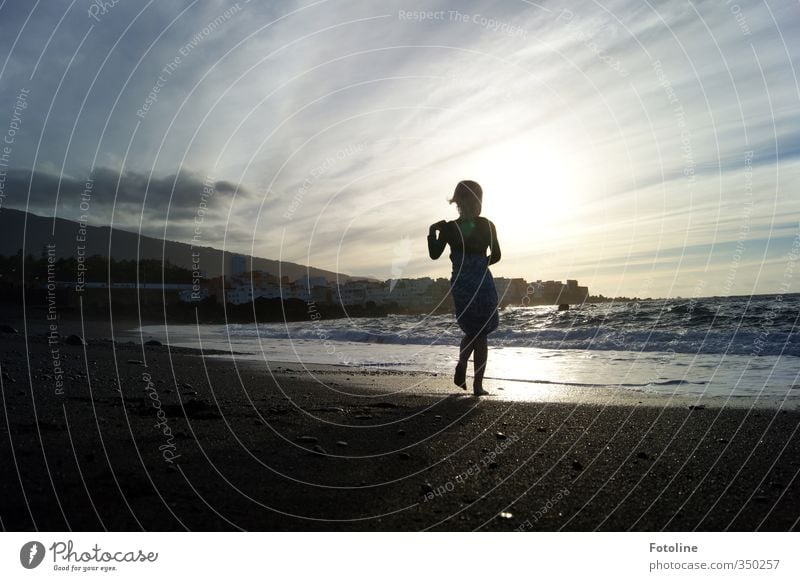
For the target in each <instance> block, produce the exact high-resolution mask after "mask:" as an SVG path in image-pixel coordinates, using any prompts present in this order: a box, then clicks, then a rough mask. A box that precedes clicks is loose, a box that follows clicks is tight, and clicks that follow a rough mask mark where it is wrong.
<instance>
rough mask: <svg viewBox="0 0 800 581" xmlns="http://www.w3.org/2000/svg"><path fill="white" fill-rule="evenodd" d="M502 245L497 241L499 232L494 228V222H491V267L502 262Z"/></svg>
mask: <svg viewBox="0 0 800 581" xmlns="http://www.w3.org/2000/svg"><path fill="white" fill-rule="evenodd" d="M501 256H502V253H501V252H500V243H499V242H498V241H497V230H496V229H495V227H494V222H492V221H491V220H489V265H490V266H491V265H492V264H496V263H498V262H500V257H501Z"/></svg>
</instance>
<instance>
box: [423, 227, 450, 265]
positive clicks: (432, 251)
mask: <svg viewBox="0 0 800 581" xmlns="http://www.w3.org/2000/svg"><path fill="white" fill-rule="evenodd" d="M446 225H447V222H446V221H444V220H442V221H440V222H436V224H431V227H430V229H429V230H428V254H429V255H430V257H431V258H432V259H434V260H436V259H437V258H439V257H440V256H441V255H442V252H444V247H445V246H447V240H446V239H445V236H444V227H445V226H446ZM437 231H438V232H439V237H438V238H437V237H436V232H437Z"/></svg>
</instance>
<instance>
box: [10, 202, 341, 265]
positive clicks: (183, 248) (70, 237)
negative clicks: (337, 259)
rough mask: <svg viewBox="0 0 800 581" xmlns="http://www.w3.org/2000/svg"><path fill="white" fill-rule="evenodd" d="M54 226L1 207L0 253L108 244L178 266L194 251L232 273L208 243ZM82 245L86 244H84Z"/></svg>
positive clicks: (116, 252) (71, 250)
mask: <svg viewBox="0 0 800 581" xmlns="http://www.w3.org/2000/svg"><path fill="white" fill-rule="evenodd" d="M26 218H27V226H26ZM53 228H54V225H53V218H48V217H44V216H38V215H36V214H32V213H30V212H22V211H19V210H12V209H9V208H3V209H2V211H0V254H3V255H5V256H10V255H14V254H16V253H17V252H18V251H19V250H20V249H22V250H23V252H24V253H25V254H33V255H35V256H39V255H40V254H41V252H42V248H43V247H44V246H45V245H47V244H55V246H56V249H55V255H56V257H57V258H62V257H63V258H69V257H75V256H77V254H78V252H79V251H82V252H83V253H84V254H85V255H86V256H91V255H94V254H99V255H101V256H109V248H110V258H114V259H115V260H133V259H137V258H140V259H147V258H152V259H159V260H161V259H165V260H167V261H169V262H171V263H172V264H175V265H177V266H181V267H183V268H188V269H191V268H192V261H193V257H192V253H193V252H194V253H195V254H199V256H197V257H195V258H194V260H197V261H198V264H199V268H200V270H201V271H204V272H205V273H206V276H208V277H209V278H213V277H216V276H219V275H221V274H223V272H224V273H227V274H229V273H230V272H231V268H230V260H231V257H232V256H234V255H235V253H231V252H223V251H222V250H219V249H217V248H212V247H210V246H204V247H192V246H191V245H189V244H186V243H183V242H175V241H173V240H160V239H158V238H152V237H149V236H140V235H139V234H136V233H134V232H128V231H126V230H121V229H119V228H113V229H112V228H109V227H108V226H103V227H98V226H87V227H86V229H85V230H86V232H85V236H84V235H83V234H82V233H80V225H79V224H78V223H77V222H73V221H71V220H65V219H63V218H56V220H55V230H53ZM79 233H80V234H81V236H79ZM79 238H80V239H79ZM81 246H83V248H80V247H81ZM251 261H252V268H251V269H252V270H263V271H266V272H269V273H272V274H275V275H280V276H288V277H289V278H290V279H292V280H294V279H296V278H300V277H302V276H305V275H308V276H324V277H326V278H327V279H328V280H339V281H347V280H349V279H350V278H351V277H350V276H348V275H345V274H340V273H336V272H332V271H329V270H323V269H320V268H314V267H306V266H303V265H302V264H296V263H294V262H281V261H277V260H271V259H269V258H261V257H247V264H248V267H249V266H250V264H251Z"/></svg>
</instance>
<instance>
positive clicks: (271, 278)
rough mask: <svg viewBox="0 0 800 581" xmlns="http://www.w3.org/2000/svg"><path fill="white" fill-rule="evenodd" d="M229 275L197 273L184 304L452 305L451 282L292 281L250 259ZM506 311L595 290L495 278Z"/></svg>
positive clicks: (580, 298)
mask: <svg viewBox="0 0 800 581" xmlns="http://www.w3.org/2000/svg"><path fill="white" fill-rule="evenodd" d="M230 263H231V269H230V274H229V275H223V276H218V277H215V278H210V279H206V278H204V277H203V276H202V275H201V273H198V274H193V282H192V284H191V285H186V287H187V288H182V289H180V291H179V297H180V300H181V301H183V302H194V301H202V300H206V299H214V300H216V301H217V302H220V303H221V302H225V303H229V304H233V305H243V304H248V303H252V302H254V301H256V300H257V299H283V300H287V299H298V300H301V301H304V302H307V303H308V302H313V303H315V304H320V305H341V306H343V307H347V306H362V307H378V306H391V305H396V306H398V307H401V308H409V309H414V308H433V307H436V306H437V305H440V304H442V303H444V302H446V299H447V296H448V293H449V291H450V281H449V280H448V279H447V278H436V279H434V278H430V277H422V278H398V279H390V280H385V281H380V280H375V279H366V278H362V279H358V278H351V279H349V280H346V281H339V280H328V279H326V278H325V277H322V276H305V277H301V278H298V279H296V280H289V277H288V276H282V277H279V276H276V275H274V274H272V273H268V272H264V271H261V270H254V271H248V270H246V268H247V261H246V258H245V257H244V256H238V255H237V256H233V257H232V258H231V261H230ZM494 282H495V286H496V287H497V294H498V297H499V299H500V306H508V305H517V306H530V305H548V304H549V305H553V304H559V305H561V304H581V303H584V302H586V301H587V300H588V299H589V288H588V287H586V286H580V285H579V284H578V281H577V280H567V281H566V283H563V282H561V281H554V280H547V281H542V280H537V281H535V282H528V281H526V280H525V279H524V278H504V277H496V278H495V279H494Z"/></svg>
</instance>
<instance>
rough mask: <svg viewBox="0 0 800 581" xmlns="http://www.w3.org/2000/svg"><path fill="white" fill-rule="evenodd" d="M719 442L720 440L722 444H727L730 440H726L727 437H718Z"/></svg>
mask: <svg viewBox="0 0 800 581" xmlns="http://www.w3.org/2000/svg"><path fill="white" fill-rule="evenodd" d="M717 442H719V443H720V444H727V443H728V440H726V439H725V438H718V439H717Z"/></svg>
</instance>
